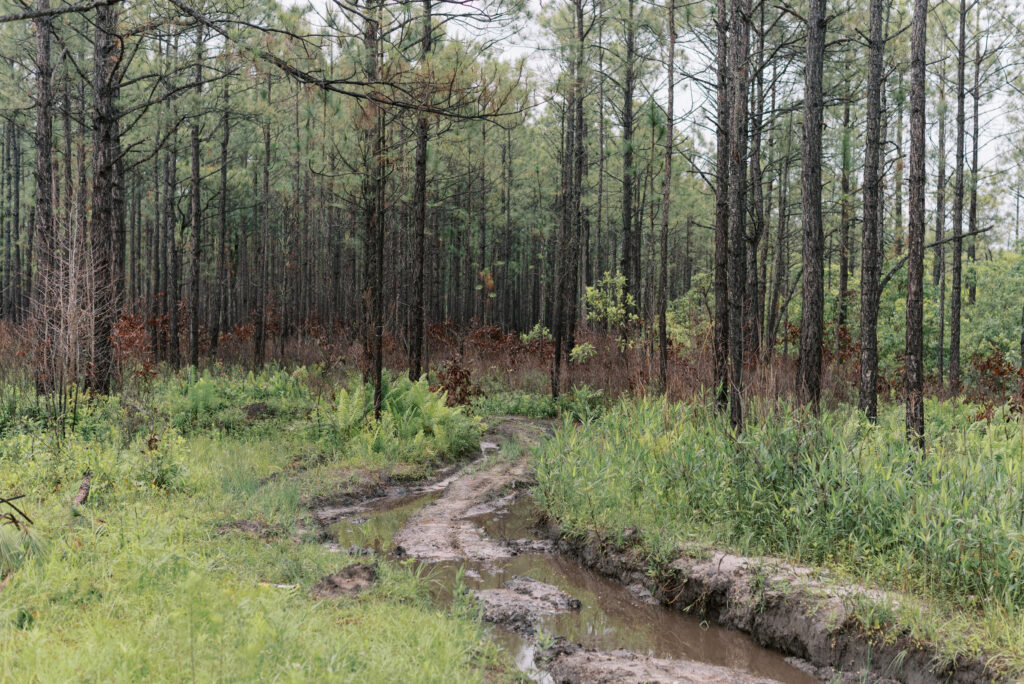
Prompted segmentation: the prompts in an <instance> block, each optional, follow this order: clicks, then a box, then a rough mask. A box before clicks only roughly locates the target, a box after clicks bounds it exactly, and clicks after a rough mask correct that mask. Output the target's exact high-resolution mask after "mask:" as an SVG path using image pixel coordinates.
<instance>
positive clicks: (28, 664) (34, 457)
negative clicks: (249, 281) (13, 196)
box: [0, 368, 507, 682]
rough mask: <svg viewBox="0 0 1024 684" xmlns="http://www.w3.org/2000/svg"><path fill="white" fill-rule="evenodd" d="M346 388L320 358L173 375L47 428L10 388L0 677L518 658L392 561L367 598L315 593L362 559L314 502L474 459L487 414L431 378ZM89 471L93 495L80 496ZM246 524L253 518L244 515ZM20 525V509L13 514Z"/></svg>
mask: <svg viewBox="0 0 1024 684" xmlns="http://www.w3.org/2000/svg"><path fill="white" fill-rule="evenodd" d="M343 387H344V388H343V389H341V390H339V391H337V392H334V391H333V389H332V387H331V384H330V383H329V382H328V381H327V380H326V379H325V378H324V377H323V376H322V375H321V374H320V373H319V371H318V370H317V369H315V368H314V369H298V370H296V371H294V372H291V373H287V372H284V371H282V370H271V371H267V372H264V373H258V374H249V373H243V372H236V371H231V370H224V369H217V370H211V371H208V372H204V373H203V374H202V375H201V376H199V377H194V376H193V377H189V376H188V374H184V375H163V376H160V377H156V378H152V379H149V380H138V381H134V382H132V383H130V384H129V385H128V386H127V387H126V388H125V391H124V392H123V393H122V394H120V395H110V396H107V397H94V396H89V395H82V396H80V397H79V398H78V400H77V405H76V406H73V407H72V406H69V409H68V412H67V416H66V417H65V418H64V419H63V420H61V421H56V420H54V418H53V414H52V413H50V412H48V409H47V407H46V406H44V405H41V404H39V403H37V400H36V398H35V395H34V393H33V392H31V391H30V388H27V387H22V386H19V385H17V384H16V383H15V384H7V385H5V386H4V389H3V394H2V396H0V497H4V496H12V495H14V494H22V495H24V497H23V498H20V499H17V500H15V501H13V502H12V503H13V504H14V505H15V506H17V507H18V509H20V510H21V511H22V512H23V513H24V514H25V515H26V516H27V517H28V518H30V519H31V523H29V522H28V520H27V519H25V518H23V517H21V516H20V515H18V514H16V513H14V512H13V508H8V507H4V506H0V508H2V510H0V514H7V513H10V518H9V519H0V582H3V584H0V586H2V589H0V681H40V680H41V679H45V680H47V681H97V682H100V681H103V682H107V681H183V680H191V681H268V680H272V681H353V682H368V681H370V682H373V681H436V682H452V681H480V680H481V679H482V678H483V677H484V673H485V671H486V672H487V677H488V678H490V679H497V680H501V679H503V678H504V677H505V675H504V672H505V668H506V665H507V663H505V661H504V660H503V658H504V656H502V655H500V654H499V652H498V651H497V649H496V647H495V646H493V644H492V643H491V642H490V641H489V640H487V638H486V633H485V630H484V628H483V627H482V625H481V623H480V622H479V620H478V619H477V616H476V614H475V612H474V610H473V609H472V608H471V607H470V605H469V604H468V602H462V601H456V602H455V604H454V605H452V606H451V607H449V608H447V609H442V608H440V607H439V606H438V605H436V604H435V603H434V601H433V599H432V598H431V596H430V592H429V582H430V580H429V576H428V574H427V573H425V572H424V571H422V570H416V569H415V568H414V567H412V566H410V565H406V564H402V563H396V562H389V561H385V560H383V559H382V558H370V559H368V560H367V559H365V558H364V559H361V562H370V563H374V564H375V565H376V569H377V574H378V578H379V579H378V582H377V583H376V584H375V585H374V587H373V588H371V589H370V590H368V591H367V592H366V593H364V594H361V595H360V596H359V597H358V598H357V599H342V600H340V601H330V600H322V599H318V598H316V597H315V596H314V595H313V594H311V587H312V586H313V585H314V584H315V583H316V582H317V581H318V580H320V579H321V578H322V577H324V576H325V575H329V574H331V573H332V572H336V571H337V570H338V569H340V568H342V567H344V566H345V565H347V564H349V563H351V562H353V561H354V560H356V559H353V558H350V557H348V556H347V555H346V554H344V553H340V554H339V553H333V552H331V551H329V550H328V549H327V548H326V547H325V546H324V545H323V544H321V543H319V541H320V540H319V537H318V535H317V530H316V523H315V522H313V521H312V520H311V519H310V518H309V508H310V506H311V503H312V502H313V501H315V500H316V499H317V498H318V497H323V496H328V495H331V494H332V493H333V494H336V493H338V492H339V491H341V492H344V491H346V488H354V487H356V486H357V485H359V484H360V483H361V482H380V481H386V480H387V479H389V478H390V479H394V478H415V477H422V476H424V475H427V474H430V473H431V472H432V471H433V470H434V469H435V468H436V467H437V466H439V465H442V464H445V463H450V462H452V461H453V460H455V459H457V458H459V457H461V456H462V455H463V454H464V453H465V452H466V450H467V448H468V447H469V446H470V445H472V444H474V443H475V442H476V441H477V440H478V438H479V435H480V430H481V424H480V421H479V419H475V418H470V417H468V416H466V415H465V414H464V413H463V412H462V410H460V409H453V408H449V407H447V406H446V405H445V398H444V395H443V394H435V393H432V392H430V390H429V387H428V386H427V384H426V382H425V381H423V382H419V383H412V382H410V381H408V380H406V379H395V380H391V381H390V382H388V383H387V386H386V387H387V394H386V397H385V401H384V405H383V412H382V418H381V420H380V421H376V422H375V421H372V420H368V419H367V418H368V417H369V418H372V411H373V404H372V388H371V389H370V390H367V388H366V387H364V386H362V384H361V383H359V382H358V381H356V380H351V381H349V382H347V383H346V384H344V385H343ZM86 474H88V476H89V481H90V484H91V491H90V492H89V494H88V498H87V500H86V501H85V502H84V503H83V504H82V505H73V504H72V499H73V498H74V497H75V495H76V492H79V490H80V487H81V486H82V482H83V478H84V477H85V475H86ZM240 521H242V523H244V524H241V523H240ZM4 523H7V524H4Z"/></svg>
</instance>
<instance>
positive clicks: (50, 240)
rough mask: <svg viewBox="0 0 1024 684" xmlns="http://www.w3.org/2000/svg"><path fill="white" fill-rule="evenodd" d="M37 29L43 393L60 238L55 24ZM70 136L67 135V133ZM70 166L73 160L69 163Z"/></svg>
mask: <svg viewBox="0 0 1024 684" xmlns="http://www.w3.org/2000/svg"><path fill="white" fill-rule="evenodd" d="M36 9H37V10H39V11H41V12H45V11H48V10H49V9H50V2H49V0H36ZM35 25H36V103H35V104H36V111H35V114H36V131H35V148H36V166H35V186H36V188H35V205H36V207H35V221H34V224H35V225H34V226H33V230H34V232H35V236H36V237H35V242H36V245H37V247H36V249H37V252H38V254H39V258H38V269H37V271H36V278H35V283H36V284H35V292H34V299H35V302H36V306H37V307H38V310H37V312H36V315H35V316H34V317H35V319H36V323H37V325H38V326H39V328H40V330H39V333H38V338H37V353H38V355H39V358H38V365H37V370H36V387H37V388H38V389H41V390H43V391H50V390H51V389H53V382H54V380H55V378H54V377H52V375H50V374H48V373H47V369H49V368H51V367H52V363H53V351H54V348H53V340H54V335H55V332H56V331H55V330H54V327H53V319H52V312H51V301H50V298H51V294H52V288H53V286H54V285H55V283H53V282H52V280H53V259H54V251H55V248H56V236H55V235H54V230H53V198H52V192H51V189H52V186H53V160H52V157H51V152H50V149H51V147H50V146H51V138H52V137H53V115H52V112H51V108H52V93H51V88H50V80H51V76H52V67H51V66H50V32H51V27H52V20H51V19H50V18H49V17H42V18H40V19H36V20H35ZM65 135H67V131H65ZM67 163H68V164H69V165H70V159H69V160H68V161H67Z"/></svg>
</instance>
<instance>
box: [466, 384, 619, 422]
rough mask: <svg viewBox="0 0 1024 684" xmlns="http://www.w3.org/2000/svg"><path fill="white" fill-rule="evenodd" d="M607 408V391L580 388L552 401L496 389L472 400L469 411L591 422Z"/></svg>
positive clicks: (533, 395) (493, 414) (576, 387)
mask: <svg viewBox="0 0 1024 684" xmlns="http://www.w3.org/2000/svg"><path fill="white" fill-rule="evenodd" d="M608 405H609V402H608V398H607V396H606V395H605V394H604V392H602V391H601V390H595V389H593V388H591V387H589V386H587V385H580V386H575V387H573V388H572V389H571V390H570V391H568V392H565V393H563V394H561V395H559V397H558V398H557V399H552V398H551V396H550V395H548V394H534V393H531V392H524V391H521V390H496V391H493V392H489V393H487V394H482V395H479V396H475V397H473V398H472V400H471V402H470V410H471V411H472V412H473V413H475V414H476V415H480V416H504V415H512V416H526V417H528V418H555V417H557V416H563V417H566V418H569V419H571V420H575V421H588V420H592V419H594V418H596V417H598V416H599V415H601V414H602V413H603V412H604V411H605V409H607V407H608Z"/></svg>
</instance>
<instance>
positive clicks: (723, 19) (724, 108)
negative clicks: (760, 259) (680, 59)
mask: <svg viewBox="0 0 1024 684" xmlns="http://www.w3.org/2000/svg"><path fill="white" fill-rule="evenodd" d="M728 12H729V7H728V1H727V0H718V14H717V16H716V18H715V31H716V33H717V39H718V48H717V59H716V62H717V72H718V84H717V92H716V97H717V117H716V126H715V129H716V157H715V273H714V281H715V282H714V285H715V323H714V357H715V358H714V365H715V394H716V401H717V404H718V407H719V409H724V408H725V406H726V404H727V403H728V400H729V130H730V126H731V124H730V122H729V97H730V92H731V91H730V90H729V17H728Z"/></svg>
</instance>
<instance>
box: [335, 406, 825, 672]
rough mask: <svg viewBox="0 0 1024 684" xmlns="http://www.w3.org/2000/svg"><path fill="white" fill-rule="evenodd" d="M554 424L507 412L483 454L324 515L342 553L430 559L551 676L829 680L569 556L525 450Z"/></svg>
mask: <svg viewBox="0 0 1024 684" xmlns="http://www.w3.org/2000/svg"><path fill="white" fill-rule="evenodd" d="M548 429H549V425H548V424H546V423H543V422H540V421H531V420H527V419H520V418H508V419H505V420H503V421H502V422H500V423H499V424H498V425H497V426H496V427H495V428H494V429H493V430H491V431H490V432H489V433H488V434H487V435H485V436H484V440H483V441H482V442H481V455H480V457H479V458H478V459H477V460H475V461H473V462H472V463H470V464H468V465H466V466H465V467H463V468H461V469H460V470H458V471H455V472H451V473H446V474H445V475H444V476H443V477H442V478H441V479H439V480H437V481H434V482H432V483H426V484H423V485H421V486H417V487H412V488H401V487H393V488H390V489H388V490H386V491H384V492H382V493H381V495H380V496H376V497H374V498H370V499H368V500H365V501H361V502H358V503H354V504H351V505H348V506H342V507H334V508H324V509H320V510H318V511H316V512H315V515H316V518H317V520H318V521H319V522H320V523H321V525H323V526H325V527H326V528H327V529H328V530H329V532H330V536H331V537H332V538H333V541H331V542H330V543H331V544H332V545H333V546H334V548H336V549H338V550H342V549H344V550H346V551H348V552H349V553H350V554H355V555H363V554H370V553H371V552H377V553H387V554H389V555H391V556H392V557H399V558H412V559H415V560H416V562H418V563H421V564H423V565H424V566H425V567H424V571H425V572H426V574H427V576H429V577H430V578H431V579H432V582H431V586H432V588H433V591H434V593H435V596H436V597H437V598H438V599H439V600H440V601H442V602H451V601H455V600H466V595H467V594H468V596H469V597H470V598H471V600H473V601H475V602H477V603H478V604H479V607H480V610H481V613H482V615H483V617H484V619H485V620H486V621H488V622H490V623H493V625H494V628H493V631H492V634H493V637H494V639H495V640H496V641H497V642H498V643H499V644H500V645H501V646H503V647H504V648H505V649H507V650H508V652H509V653H510V654H511V655H512V656H513V658H514V660H515V663H516V665H517V666H518V667H519V668H520V669H521V670H522V671H523V672H524V673H525V674H526V675H528V676H529V677H530V678H531V679H534V680H535V681H542V682H736V683H743V684H747V683H754V682H785V683H787V684H804V683H807V682H816V681H820V680H819V679H817V678H815V677H812V676H810V675H809V674H807V673H806V672H805V671H804V670H802V669H800V668H798V667H797V666H795V665H794V664H792V663H791V662H789V661H787V660H786V659H785V658H784V657H783V656H782V655H780V654H778V653H775V652H773V651H769V650H766V649H764V648H762V647H760V646H758V645H757V644H756V643H755V642H754V641H753V640H752V639H750V638H749V637H748V636H746V635H744V634H742V633H740V632H736V631H732V630H727V629H723V628H719V627H715V626H713V625H709V624H708V623H706V622H702V621H701V620H699V619H698V618H695V617H691V616H688V615H685V614H683V613H681V612H679V611H677V610H673V609H670V608H667V607H664V606H662V605H660V604H659V603H658V602H657V601H655V600H654V598H653V597H652V596H651V595H650V593H649V592H648V591H647V590H646V589H645V588H643V586H641V585H639V584H636V585H633V586H628V587H627V586H625V585H623V584H622V583H619V582H616V581H615V580H612V579H609V578H606V577H604V576H602V575H600V574H598V573H597V572H595V571H593V570H590V569H588V568H586V567H584V566H583V565H582V564H580V563H579V562H578V561H576V560H575V559H573V558H572V557H570V556H569V555H565V554H563V553H560V552H559V551H558V550H557V545H556V544H554V543H553V542H552V541H551V540H549V539H547V538H545V535H544V534H543V533H542V532H541V531H540V530H539V529H538V528H537V527H536V524H537V523H538V521H539V520H540V518H541V515H540V512H539V511H538V510H537V509H536V507H535V506H534V505H533V502H532V499H531V498H530V494H529V489H528V486H529V484H530V473H529V467H528V458H527V456H526V453H525V449H526V448H528V447H529V446H530V445H532V444H535V443H536V442H537V441H538V440H540V439H543V437H544V433H545V431H546V430H548Z"/></svg>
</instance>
